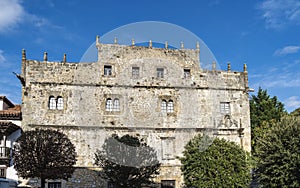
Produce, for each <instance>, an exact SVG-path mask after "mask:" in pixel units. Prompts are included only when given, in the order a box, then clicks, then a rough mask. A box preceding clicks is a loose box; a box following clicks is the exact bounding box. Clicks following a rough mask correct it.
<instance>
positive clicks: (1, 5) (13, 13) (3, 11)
mask: <svg viewBox="0 0 300 188" xmlns="http://www.w3.org/2000/svg"><path fill="white" fill-rule="evenodd" d="M24 15H25V11H24V9H23V7H22V6H21V4H20V1H19V0H1V1H0V32H6V31H9V30H11V29H12V28H14V27H15V26H16V25H17V24H18V23H20V22H21V21H22V19H23V17H24Z"/></svg>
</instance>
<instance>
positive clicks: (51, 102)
mask: <svg viewBox="0 0 300 188" xmlns="http://www.w3.org/2000/svg"><path fill="white" fill-rule="evenodd" d="M48 108H49V109H50V110H55V109H56V100H55V98H54V96H50V97H49V102H48Z"/></svg>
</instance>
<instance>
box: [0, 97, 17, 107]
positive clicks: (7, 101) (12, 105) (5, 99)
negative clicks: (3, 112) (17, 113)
mask: <svg viewBox="0 0 300 188" xmlns="http://www.w3.org/2000/svg"><path fill="white" fill-rule="evenodd" d="M0 99H1V100H3V101H4V102H5V103H6V104H8V105H9V107H14V106H15V105H14V104H13V103H12V102H11V101H10V100H8V98H7V97H6V96H0Z"/></svg>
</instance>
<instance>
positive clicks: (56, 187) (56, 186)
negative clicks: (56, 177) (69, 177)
mask: <svg viewBox="0 0 300 188" xmlns="http://www.w3.org/2000/svg"><path fill="white" fill-rule="evenodd" d="M48 188H61V182H49V183H48Z"/></svg>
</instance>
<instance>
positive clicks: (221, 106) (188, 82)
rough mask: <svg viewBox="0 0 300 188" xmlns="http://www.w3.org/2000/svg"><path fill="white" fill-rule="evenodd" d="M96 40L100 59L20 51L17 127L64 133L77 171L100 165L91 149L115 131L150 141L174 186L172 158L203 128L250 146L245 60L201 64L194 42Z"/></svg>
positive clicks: (176, 165) (178, 183)
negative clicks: (236, 64)
mask: <svg viewBox="0 0 300 188" xmlns="http://www.w3.org/2000/svg"><path fill="white" fill-rule="evenodd" d="M96 46H97V48H98V61H97V62H89V63H70V62H66V57H64V61H62V62H51V61H48V57H44V61H38V60H28V59H26V54H25V51H23V56H22V57H23V58H22V73H21V76H22V78H23V79H24V85H23V87H22V114H23V121H22V128H23V129H24V130H29V129H33V128H51V129H58V130H61V131H62V132H64V133H66V134H67V135H68V136H69V138H70V139H71V141H72V142H73V143H74V144H75V145H76V150H77V154H78V162H77V164H76V165H77V166H78V167H80V169H81V171H82V169H84V168H86V169H94V168H95V170H97V168H96V167H95V166H94V161H93V158H94V153H95V151H96V149H101V146H102V144H103V142H104V140H105V138H107V137H108V136H111V135H112V134H118V135H120V136H121V135H124V134H131V135H136V136H139V137H140V138H143V139H144V140H145V141H146V142H147V144H148V145H150V146H151V147H154V148H155V149H156V151H157V154H158V158H159V160H160V161H161V163H162V167H161V174H160V175H159V176H158V177H157V179H156V182H157V184H158V185H159V184H160V183H161V181H165V180H169V181H173V182H174V184H175V187H176V188H177V187H182V185H183V178H182V175H181V172H180V165H181V164H180V161H179V160H178V159H177V157H178V156H182V151H183V149H184V146H185V144H186V143H187V142H188V141H189V140H190V139H191V138H192V137H193V136H194V135H196V134H198V133H207V134H210V135H211V136H218V137H222V138H225V139H227V140H230V141H234V142H236V143H238V144H239V145H241V146H242V147H243V148H244V149H245V150H246V151H250V150H251V137H250V136H251V134H250V115H249V97H248V92H249V88H248V73H247V68H246V66H244V70H243V71H241V72H236V71H232V70H231V67H230V66H228V70H225V71H221V70H215V68H214V66H213V65H214V64H213V65H212V66H213V69H212V70H204V69H202V68H201V65H200V60H199V53H200V50H199V49H198V48H197V49H167V48H154V47H142V46H134V45H132V46H124V45H118V44H101V43H99V42H97V44H96ZM45 55H46V56H47V54H45ZM212 63H213V62H212ZM82 172H84V173H88V172H89V170H86V171H82ZM93 172H94V171H93ZM78 173H79V171H77V174H76V175H75V176H76V177H78V176H79V175H78ZM88 177H93V178H94V175H90V176H85V177H82V178H83V179H85V180H84V181H83V180H82V181H81V180H80V182H86V183H85V185H81V186H82V187H92V186H94V185H95V183H96V184H98V182H95V181H94V180H88ZM75 179H76V178H75ZM92 182H94V184H93V183H92ZM73 183H74V185H72V182H68V183H64V185H67V186H68V187H72V186H74V187H76V186H75V182H73Z"/></svg>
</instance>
